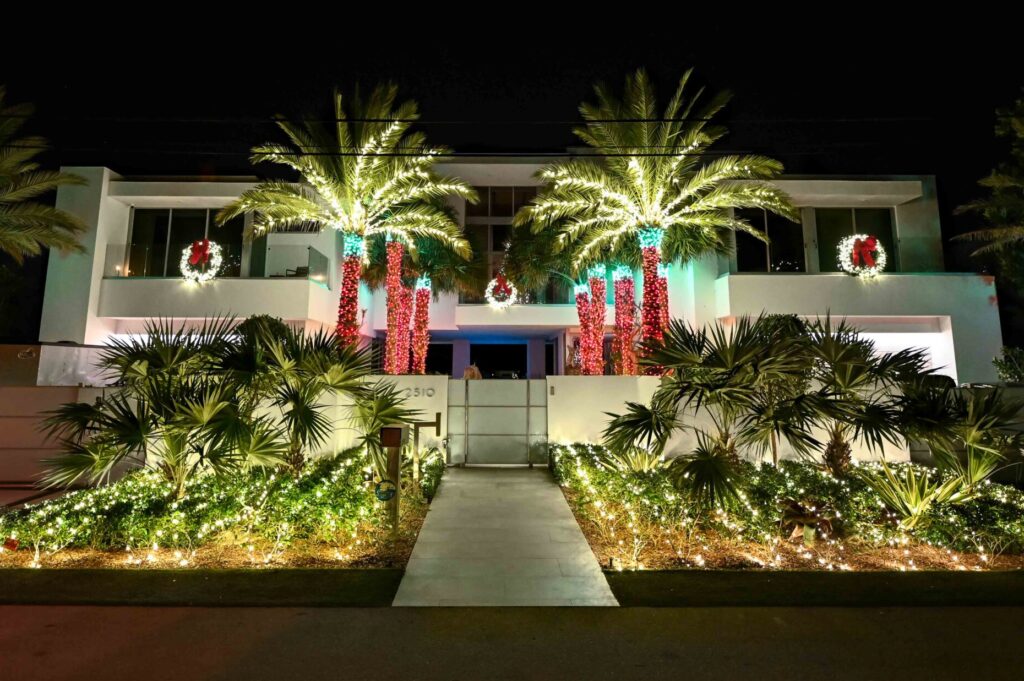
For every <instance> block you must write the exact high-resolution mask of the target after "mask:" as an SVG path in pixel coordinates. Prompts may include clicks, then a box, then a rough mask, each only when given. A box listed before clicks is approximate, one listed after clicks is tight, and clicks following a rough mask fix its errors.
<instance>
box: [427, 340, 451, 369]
mask: <svg viewBox="0 0 1024 681" xmlns="http://www.w3.org/2000/svg"><path fill="white" fill-rule="evenodd" d="M453 357H454V354H453V346H452V344H451V343H431V344H430V345H429V346H427V373H428V374H447V375H448V376H451V375H452V361H453Z"/></svg>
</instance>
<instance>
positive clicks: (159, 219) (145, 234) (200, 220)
mask: <svg viewBox="0 0 1024 681" xmlns="http://www.w3.org/2000/svg"><path fill="white" fill-rule="evenodd" d="M215 212H216V211H213V210H207V209H205V208H174V209H170V210H169V209H166V208H159V209H150V208H137V209H135V210H134V211H133V213H132V227H131V235H132V236H131V243H130V244H128V276H132V277H177V276H179V275H180V274H181V270H180V268H181V254H182V252H183V251H184V250H185V249H187V248H189V247H191V245H192V243H193V242H194V241H200V240H202V239H204V238H208V239H210V240H211V241H215V242H216V243H217V245H219V246H220V248H221V256H222V257H223V264H222V265H221V270H220V274H219V276H221V277H238V276H241V274H242V231H243V229H244V228H245V217H244V216H239V217H237V218H235V219H234V220H231V221H230V222H228V223H227V224H225V225H224V226H223V227H217V226H216V225H214V223H213V216H214V213H215Z"/></svg>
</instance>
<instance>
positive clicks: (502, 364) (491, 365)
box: [469, 343, 526, 378]
mask: <svg viewBox="0 0 1024 681" xmlns="http://www.w3.org/2000/svg"><path fill="white" fill-rule="evenodd" d="M469 361H470V363H471V364H475V365H476V366H477V368H479V369H480V373H481V374H483V377H484V378H526V344H525V343H518V344H515V345H512V344H508V345H506V344H494V345H492V344H481V343H470V345H469Z"/></svg>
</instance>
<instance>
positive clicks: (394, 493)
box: [377, 426, 409, 537]
mask: <svg viewBox="0 0 1024 681" xmlns="http://www.w3.org/2000/svg"><path fill="white" fill-rule="evenodd" d="M408 441H409V429H408V427H406V426H385V427H384V428H381V429H380V444H381V446H382V447H383V448H384V451H385V452H387V455H388V471H387V475H388V479H387V480H382V481H381V483H380V484H379V485H378V486H377V498H378V499H380V500H381V501H383V502H384V503H385V504H387V508H388V517H389V520H390V522H391V536H392V537H394V536H395V535H397V534H398V518H399V511H400V508H401V507H400V504H401V500H402V445H404V444H405V443H406V442H408ZM385 483H390V485H385Z"/></svg>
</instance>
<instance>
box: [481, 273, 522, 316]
mask: <svg viewBox="0 0 1024 681" xmlns="http://www.w3.org/2000/svg"><path fill="white" fill-rule="evenodd" d="M517 295H518V294H517V292H516V287H515V285H514V284H513V283H512V282H511V281H509V280H508V279H506V278H505V275H504V274H500V273H499V274H498V276H497V277H495V278H494V279H491V283H489V284H487V290H486V291H484V298H486V299H487V302H488V304H490V306H491V307H493V308H494V309H496V310H504V309H506V308H508V307H510V306H512V305H515V303H516V296H517Z"/></svg>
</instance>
